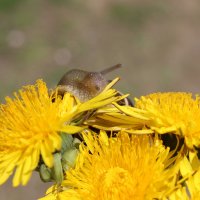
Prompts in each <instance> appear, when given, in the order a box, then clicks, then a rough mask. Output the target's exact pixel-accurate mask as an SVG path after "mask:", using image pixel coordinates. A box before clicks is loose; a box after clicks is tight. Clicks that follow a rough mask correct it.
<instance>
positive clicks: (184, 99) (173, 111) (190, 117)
mask: <svg viewBox="0 0 200 200" xmlns="http://www.w3.org/2000/svg"><path fill="white" fill-rule="evenodd" d="M135 106H136V107H137V108H140V109H142V110H144V111H146V112H148V113H149V114H148V116H149V122H148V123H147V126H148V127H150V128H151V129H152V130H154V131H156V132H158V133H161V134H162V133H169V132H173V133H175V134H178V135H181V136H183V137H184V138H185V142H186V144H187V146H188V147H189V148H193V145H195V146H200V98H199V97H198V96H196V97H195V98H193V97H192V94H190V93H183V92H169V93H155V94H150V95H148V96H143V97H141V98H140V99H136V105H135Z"/></svg>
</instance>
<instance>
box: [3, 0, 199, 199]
mask: <svg viewBox="0 0 200 200" xmlns="http://www.w3.org/2000/svg"><path fill="white" fill-rule="evenodd" d="M0 19H1V20H0V100H1V102H4V97H5V96H7V95H9V96H10V95H12V93H13V92H14V91H16V90H18V89H19V88H21V87H22V86H23V85H26V84H32V83H34V82H35V80H36V79H38V78H42V79H44V80H45V81H46V82H47V84H48V86H49V87H54V86H55V85H56V84H57V82H58V80H59V79H60V77H61V76H62V75H63V74H64V73H65V72H66V71H68V70H69V69H72V68H80V69H85V70H88V71H101V70H102V69H105V68H106V67H109V66H111V65H114V64H116V63H122V64H123V68H122V69H118V70H117V71H115V72H113V73H111V74H109V75H107V77H108V79H112V78H114V77H116V76H120V77H121V81H120V82H119V83H118V84H117V86H116V87H117V88H118V89H119V90H121V91H122V92H124V93H127V92H128V93H130V94H131V95H132V97H133V96H140V95H145V94H148V93H151V92H157V91H161V92H163V91H187V92H193V93H199V92H200V79H199V75H200V67H199V63H200V39H199V35H200V20H199V19H200V1H198V0H189V1H188V0H182V1H178V0H168V1H160V0H154V1H149V0H96V1H95V0H84V1H81V0H43V1H42V0H0ZM48 186H49V185H48V184H44V183H41V182H40V180H39V177H38V176H37V174H36V175H35V174H34V176H33V177H32V179H31V181H30V182H29V184H28V186H26V187H20V188H18V189H13V188H12V184H11V181H9V182H7V183H6V184H5V185H3V186H1V187H0V199H1V200H12V199H14V200H25V199H26V200H27V199H29V200H34V199H37V198H39V197H41V196H42V195H43V194H44V192H45V190H46V188H47V187H48Z"/></svg>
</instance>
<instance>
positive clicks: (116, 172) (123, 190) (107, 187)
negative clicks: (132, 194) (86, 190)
mask: <svg viewBox="0 0 200 200" xmlns="http://www.w3.org/2000/svg"><path fill="white" fill-rule="evenodd" d="M100 187H101V188H100V189H101V191H102V192H103V194H104V195H105V197H107V198H108V197H112V198H114V197H120V196H122V195H124V194H127V192H128V191H130V190H131V188H132V187H133V180H132V178H131V175H130V174H129V172H128V171H127V170H126V169H123V168H120V167H114V168H110V169H109V170H107V171H106V172H105V173H104V174H103V175H102V177H101V186H100ZM128 193H129V192H128ZM127 195H128V194H127Z"/></svg>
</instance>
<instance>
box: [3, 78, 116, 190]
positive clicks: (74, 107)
mask: <svg viewBox="0 0 200 200" xmlns="http://www.w3.org/2000/svg"><path fill="white" fill-rule="evenodd" d="M117 80H118V79H115V80H114V81H113V82H112V83H110V84H109V85H108V86H107V87H106V88H105V90H104V91H103V92H102V93H101V94H99V95H98V96H96V97H94V98H93V99H91V100H89V101H87V102H84V103H80V102H79V101H78V100H77V99H76V98H75V97H73V96H72V95H70V94H69V93H66V94H65V95H64V97H63V99H61V98H60V97H59V96H57V95H55V96H54V97H52V96H49V93H48V89H47V87H46V84H45V83H44V82H43V81H42V80H38V81H37V83H36V84H35V85H29V86H26V87H24V88H23V89H22V90H20V91H19V93H18V94H17V93H15V94H14V96H15V98H14V99H11V98H9V97H7V98H6V104H2V105H0V177H1V178H0V184H3V183H4V182H5V181H6V180H7V179H8V178H9V176H10V175H11V174H12V173H13V171H14V170H15V168H16V171H15V175H14V178H13V186H18V185H19V184H22V185H26V184H27V182H28V180H29V179H30V176H31V174H32V171H33V170H34V169H35V168H36V167H37V165H38V163H39V159H40V156H41V158H42V159H43V161H44V163H45V164H46V165H47V166H48V167H49V168H51V167H52V166H53V156H52V153H54V152H55V151H57V150H60V149H61V142H62V141H61V136H60V133H61V132H64V133H69V134H73V133H77V132H80V131H82V130H83V129H84V128H85V127H84V126H77V119H78V122H79V123H80V121H81V119H84V115H83V114H84V113H85V111H88V110H92V109H96V108H98V107H101V106H105V105H107V104H110V103H112V102H113V101H116V100H117V99H118V97H115V95H116V91H115V90H114V89H110V87H111V86H112V85H113V84H114V83H115V82H116V81H117ZM54 98H55V99H54ZM52 99H53V100H52Z"/></svg>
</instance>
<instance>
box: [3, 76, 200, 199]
mask: <svg viewBox="0 0 200 200" xmlns="http://www.w3.org/2000/svg"><path fill="white" fill-rule="evenodd" d="M117 81H118V79H115V80H114V81H112V82H111V83H110V84H108V85H107V86H106V87H105V89H104V90H103V91H102V92H101V93H100V94H98V95H97V96H95V97H94V98H91V99H89V100H87V101H85V102H81V101H80V100H79V99H77V97H76V96H73V95H72V94H70V93H69V92H65V93H64V94H63V95H60V94H59V92H58V90H57V89H55V90H54V91H53V92H50V90H49V89H48V88H47V86H46V84H45V83H44V82H43V81H42V80H38V81H37V82H36V84H35V85H28V86H25V87H23V88H22V89H21V90H19V92H18V93H15V94H14V98H9V97H7V98H6V99H5V103H4V104H1V105H0V177H1V178H0V184H3V183H5V182H6V180H7V179H8V178H9V177H10V176H11V174H13V173H14V177H13V186H15V187H16V186H18V185H20V184H21V185H26V184H27V183H28V181H29V179H30V177H31V174H32V172H33V171H34V170H36V171H38V172H39V174H40V177H41V180H42V181H45V182H47V181H52V182H54V184H53V186H52V187H51V188H49V189H48V190H47V192H46V195H44V197H42V198H41V200H68V199H69V200H118V199H120V200H121V199H122V200H129V199H136V200H153V199H163V200H167V199H169V200H175V199H200V181H199V180H200V159H199V157H198V156H199V148H200V98H199V96H198V95H196V96H195V97H193V96H192V94H189V93H181V92H177V93H175V92H169V93H155V94H150V95H147V96H142V97H140V98H135V101H134V103H135V105H134V106H132V105H129V104H124V103H121V102H122V101H123V99H126V98H127V95H119V93H118V92H117V91H116V90H115V89H112V87H113V85H114V84H115V83H116V82H117Z"/></svg>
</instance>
